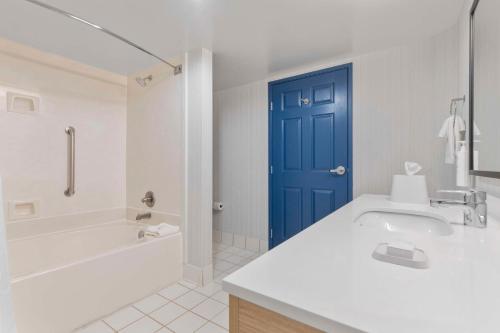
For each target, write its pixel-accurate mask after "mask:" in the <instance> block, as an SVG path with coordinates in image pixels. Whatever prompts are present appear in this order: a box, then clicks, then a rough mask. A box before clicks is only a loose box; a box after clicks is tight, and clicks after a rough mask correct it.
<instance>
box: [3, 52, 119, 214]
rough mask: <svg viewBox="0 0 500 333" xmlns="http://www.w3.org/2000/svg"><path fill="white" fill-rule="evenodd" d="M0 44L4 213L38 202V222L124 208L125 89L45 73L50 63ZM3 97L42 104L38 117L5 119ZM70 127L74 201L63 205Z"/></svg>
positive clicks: (61, 72)
mask: <svg viewBox="0 0 500 333" xmlns="http://www.w3.org/2000/svg"><path fill="white" fill-rule="evenodd" d="M0 44H1V45H0V77H1V81H2V83H1V86H0V151H1V152H2V153H1V154H0V173H1V174H2V176H3V177H4V195H5V198H4V199H5V202H4V207H6V206H7V204H8V202H9V201H30V200H38V201H39V203H40V205H39V207H40V210H39V217H42V218H43V217H48V216H58V215H64V214H70V213H71V214H75V213H78V212H88V211H96V210H103V209H109V208H115V207H124V206H125V153H126V152H125V135H126V102H127V96H126V94H127V88H126V86H125V85H121V84H115V83H110V82H106V81H104V80H101V79H96V78H95V77H93V76H92V74H93V73H89V75H84V74H78V73H76V72H75V71H72V70H68V69H61V68H55V67H54V66H53V65H44V62H45V61H46V60H47V59H51V58H52V57H53V55H50V54H46V53H43V52H38V53H37V56H38V57H37V61H30V60H27V59H26V57H25V56H24V54H23V57H17V56H12V55H10V53H9V49H8V47H7V46H5V45H4V44H3V43H0ZM4 47H7V49H4ZM18 47H19V48H26V47H23V46H20V45H18ZM30 50H31V49H30ZM4 52H5V53H4ZM28 52H31V53H33V51H26V55H28ZM7 91H16V92H20V93H25V94H28V95H37V96H39V97H40V111H39V112H37V114H36V115H24V114H19V113H12V112H6V110H5V106H6V103H5V99H6V93H7ZM70 125H71V126H73V127H75V129H76V145H77V152H76V156H77V161H76V163H77V166H76V169H77V174H76V177H77V178H76V192H77V195H75V196H74V197H72V198H66V197H65V196H64V194H63V191H64V189H65V188H66V186H67V183H66V167H67V157H66V151H67V142H66V141H67V139H66V134H65V132H64V129H65V128H66V127H67V126H70ZM97 193H98V194H99V195H96V194H97Z"/></svg>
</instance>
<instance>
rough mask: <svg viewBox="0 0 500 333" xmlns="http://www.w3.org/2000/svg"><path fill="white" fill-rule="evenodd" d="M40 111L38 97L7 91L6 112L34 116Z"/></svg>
mask: <svg viewBox="0 0 500 333" xmlns="http://www.w3.org/2000/svg"><path fill="white" fill-rule="evenodd" d="M39 110H40V97H38V96H34V95H27V94H21V93H17V92H12V91H7V111H8V112H16V113H22V114H29V115H35V114H38V112H39Z"/></svg>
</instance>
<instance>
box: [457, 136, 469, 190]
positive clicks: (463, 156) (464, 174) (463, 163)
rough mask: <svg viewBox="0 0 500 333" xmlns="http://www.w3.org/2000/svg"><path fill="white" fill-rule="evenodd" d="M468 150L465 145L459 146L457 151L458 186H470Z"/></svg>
mask: <svg viewBox="0 0 500 333" xmlns="http://www.w3.org/2000/svg"><path fill="white" fill-rule="evenodd" d="M467 152H468V150H467V148H466V147H465V144H464V143H461V144H459V146H458V150H457V174H456V183H457V186H461V187H465V186H469V168H468V166H469V163H468V162H467V157H468V155H469V154H468V153H467Z"/></svg>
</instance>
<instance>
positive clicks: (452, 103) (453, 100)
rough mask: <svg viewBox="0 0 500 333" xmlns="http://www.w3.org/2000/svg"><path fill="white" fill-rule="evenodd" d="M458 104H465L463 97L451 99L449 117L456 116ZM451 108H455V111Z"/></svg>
mask: <svg viewBox="0 0 500 333" xmlns="http://www.w3.org/2000/svg"><path fill="white" fill-rule="evenodd" d="M458 102H462V103H465V95H463V96H462V97H455V98H452V99H451V102H450V116H451V115H454V116H456V115H457V103H458ZM453 106H455V111H453Z"/></svg>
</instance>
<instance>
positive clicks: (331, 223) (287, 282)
mask: <svg viewBox="0 0 500 333" xmlns="http://www.w3.org/2000/svg"><path fill="white" fill-rule="evenodd" d="M374 207H376V208H381V209H390V210H394V209H401V210H416V211H424V212H426V213H427V214H429V215H430V216H435V217H438V216H441V217H440V218H451V217H450V215H449V210H447V209H440V208H432V207H430V206H428V207H426V206H414V205H398V204H394V203H391V202H389V201H388V199H387V197H385V196H373V195H364V196H361V197H359V198H358V199H356V200H354V201H353V202H351V203H350V204H348V205H346V206H344V207H343V208H341V209H339V210H338V211H336V212H334V213H332V214H331V215H329V216H327V217H326V218H324V219H323V220H321V221H319V222H317V223H316V224H314V225H313V226H311V227H309V228H308V229H306V230H304V231H303V232H301V233H300V234H298V235H296V236H295V237H293V238H291V239H290V240H288V241H287V242H285V243H283V244H281V245H280V246H278V247H276V248H274V249H273V250H271V251H269V252H268V253H266V254H265V255H263V256H261V257H260V258H258V259H256V260H254V261H253V262H251V263H250V264H248V265H247V266H245V267H243V268H241V269H240V270H238V271H236V272H234V273H233V274H231V275H229V276H228V277H226V278H225V279H224V281H223V288H224V290H226V291H227V292H229V293H230V294H232V295H235V296H237V297H240V298H242V299H245V300H248V301H249V302H253V303H255V304H258V305H260V306H263V307H265V308H268V309H270V310H273V311H276V312H279V313H281V314H283V315H286V316H288V317H290V318H293V319H296V320H298V321H301V322H303V323H306V324H308V325H310V326H313V327H316V328H318V329H321V330H324V331H327V332H333V331H334V332H356V331H365V332H381V333H403V332H404V333H412V332H415V333H417V332H418V333H425V332H433V333H435V332H439V333H444V332H450V333H451V332H453V333H459V332H474V333H476V332H500V224H499V223H498V221H496V220H495V219H494V218H492V217H489V221H488V227H487V228H486V229H479V228H474V227H470V226H463V225H453V229H454V233H453V234H452V235H450V236H433V235H427V234H420V235H418V234H412V235H409V234H405V236H404V237H403V236H402V234H399V235H397V234H392V235H390V234H388V233H387V232H383V231H381V230H379V229H375V228H371V227H367V226H360V225H358V224H356V223H353V221H354V220H355V219H356V217H358V216H359V215H360V214H361V213H363V212H365V211H367V210H371V209H372V208H374ZM393 239H403V240H408V241H411V242H413V243H414V244H415V245H416V246H417V247H418V248H420V249H423V250H424V251H425V252H426V254H427V256H428V257H429V262H430V267H429V268H428V269H413V268H407V267H402V266H397V265H393V264H389V263H384V262H380V261H377V260H375V259H373V258H372V256H371V255H372V252H373V250H374V249H375V247H376V246H377V245H378V244H379V243H382V242H387V241H391V240H393Z"/></svg>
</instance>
